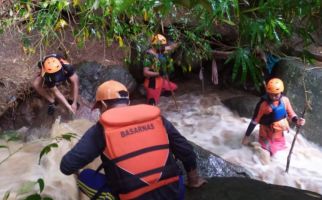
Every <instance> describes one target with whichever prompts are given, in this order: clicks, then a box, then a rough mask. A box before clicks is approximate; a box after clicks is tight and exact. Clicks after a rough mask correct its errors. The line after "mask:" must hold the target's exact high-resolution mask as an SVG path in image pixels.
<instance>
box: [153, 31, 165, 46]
mask: <svg viewBox="0 0 322 200" xmlns="http://www.w3.org/2000/svg"><path fill="white" fill-rule="evenodd" d="M151 43H152V44H154V45H156V44H159V45H160V44H167V39H166V38H165V37H164V36H163V35H161V34H156V35H154V36H153V37H152V39H151Z"/></svg>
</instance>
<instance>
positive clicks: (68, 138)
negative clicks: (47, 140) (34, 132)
mask: <svg viewBox="0 0 322 200" xmlns="http://www.w3.org/2000/svg"><path fill="white" fill-rule="evenodd" d="M72 138H77V134H75V133H65V134H63V135H61V136H58V137H56V138H55V140H56V141H57V142H54V143H51V144H48V145H47V146H45V147H44V148H43V149H42V150H41V152H40V154H39V160H38V164H40V161H41V158H42V157H43V156H44V155H47V154H48V153H49V152H50V151H51V150H52V148H58V143H59V142H60V141H62V140H66V141H69V142H70V141H71V139H72Z"/></svg>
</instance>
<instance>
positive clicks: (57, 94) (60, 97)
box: [50, 86, 74, 113]
mask: <svg viewBox="0 0 322 200" xmlns="http://www.w3.org/2000/svg"><path fill="white" fill-rule="evenodd" d="M50 91H51V92H52V93H53V94H54V95H55V97H56V98H57V99H58V100H59V101H60V102H62V103H63V104H64V106H65V107H66V108H67V109H68V110H69V111H71V112H72V113H74V111H73V109H72V107H71V105H69V103H68V101H67V100H66V98H65V97H64V95H63V94H62V93H61V92H60V91H59V89H58V88H57V87H56V86H54V87H52V88H50Z"/></svg>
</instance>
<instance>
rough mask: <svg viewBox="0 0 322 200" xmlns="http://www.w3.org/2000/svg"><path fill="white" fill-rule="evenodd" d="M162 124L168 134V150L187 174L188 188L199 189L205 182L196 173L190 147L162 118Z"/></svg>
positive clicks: (193, 153) (169, 123) (194, 160)
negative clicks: (180, 162) (180, 163)
mask: <svg viewBox="0 0 322 200" xmlns="http://www.w3.org/2000/svg"><path fill="white" fill-rule="evenodd" d="M163 123H164V126H165V128H166V130H167V133H168V137H169V143H170V149H171V151H172V153H173V154H174V155H175V157H176V158H178V159H179V160H181V161H182V163H183V166H184V168H185V170H186V172H187V178H188V186H189V187H200V186H201V185H203V184H204V183H206V182H207V181H206V180H205V179H203V178H202V177H201V176H199V174H198V172H197V161H196V157H197V156H196V154H195V152H194V151H193V147H192V145H191V144H190V143H189V142H188V141H187V139H186V138H185V137H183V136H182V135H181V134H180V133H179V131H178V130H177V129H176V128H175V127H174V126H173V125H172V124H171V122H169V121H168V120H167V119H165V118H163Z"/></svg>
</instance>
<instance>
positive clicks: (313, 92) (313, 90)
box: [276, 59, 322, 145]
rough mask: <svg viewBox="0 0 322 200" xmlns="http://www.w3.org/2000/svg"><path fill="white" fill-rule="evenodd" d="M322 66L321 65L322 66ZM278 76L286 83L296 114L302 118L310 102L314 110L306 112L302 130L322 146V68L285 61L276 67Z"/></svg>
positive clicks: (290, 60)
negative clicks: (321, 112) (306, 105)
mask: <svg viewBox="0 0 322 200" xmlns="http://www.w3.org/2000/svg"><path fill="white" fill-rule="evenodd" d="M320 65H321V64H320ZM276 74H278V76H279V77H280V78H281V79H282V80H283V81H284V84H285V94H286V95H287V96H288V97H289V98H290V101H291V103H292V105H293V108H294V110H295V112H296V113H297V114H298V115H299V116H300V115H301V113H302V112H303V110H304V107H305V104H306V103H307V102H308V101H309V102H310V105H311V107H312V110H310V109H308V110H306V114H305V119H306V124H305V126H304V127H303V128H302V129H301V130H302V132H303V133H304V136H305V137H306V138H308V139H310V140H312V141H314V142H316V143H318V144H320V145H322V136H321V134H319V133H320V132H321V128H322V124H321V121H322V115H321V114H320V110H322V104H321V99H322V85H321V83H322V68H321V66H319V64H318V63H317V64H316V65H315V66H312V65H305V64H304V63H303V62H301V60H299V59H284V60H282V61H281V62H279V64H278V66H277V67H276Z"/></svg>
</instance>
